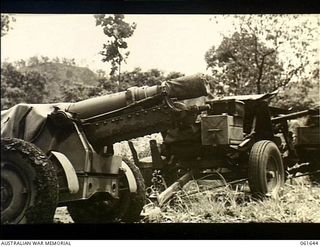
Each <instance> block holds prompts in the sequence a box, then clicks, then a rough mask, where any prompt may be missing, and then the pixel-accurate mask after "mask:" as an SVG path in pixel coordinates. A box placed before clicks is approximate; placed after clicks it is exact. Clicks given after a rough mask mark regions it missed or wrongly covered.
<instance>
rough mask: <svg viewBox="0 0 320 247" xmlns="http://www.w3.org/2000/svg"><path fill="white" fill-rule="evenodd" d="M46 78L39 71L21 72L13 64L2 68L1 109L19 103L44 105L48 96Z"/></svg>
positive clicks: (4, 65) (3, 65)
mask: <svg viewBox="0 0 320 247" xmlns="http://www.w3.org/2000/svg"><path fill="white" fill-rule="evenodd" d="M46 82H47V80H46V78H45V77H44V76H43V75H41V74H40V73H39V72H37V71H28V72H24V73H23V72H20V71H18V70H17V69H16V68H15V67H14V66H13V65H12V64H10V63H4V64H2V67H1V109H7V108H9V107H11V106H13V105H15V104H18V103H22V102H25V103H43V102H44V100H45V98H46V95H47V93H48V92H47V88H46Z"/></svg>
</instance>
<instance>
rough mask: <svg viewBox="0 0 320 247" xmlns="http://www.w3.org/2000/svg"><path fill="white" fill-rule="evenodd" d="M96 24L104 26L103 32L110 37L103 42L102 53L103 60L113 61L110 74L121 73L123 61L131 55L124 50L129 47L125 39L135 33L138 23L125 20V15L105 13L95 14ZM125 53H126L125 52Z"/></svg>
mask: <svg viewBox="0 0 320 247" xmlns="http://www.w3.org/2000/svg"><path fill="white" fill-rule="evenodd" d="M94 17H95V19H96V25H97V26H101V27H103V32H104V34H105V35H107V36H108V37H109V38H110V39H109V40H108V41H107V43H106V44H103V50H102V51H101V52H100V54H101V55H102V56H103V59H102V61H103V62H110V63H111V71H110V75H111V76H112V75H114V74H115V72H116V71H118V74H119V81H120V69H121V64H122V62H125V61H126V59H127V57H128V56H129V52H125V53H124V51H125V50H126V49H127V48H128V44H127V42H126V41H125V39H127V38H129V37H131V36H132V35H133V32H134V30H135V29H136V24H135V23H133V24H129V23H127V22H125V21H124V15H119V14H117V15H113V16H108V17H106V15H104V14H99V15H94ZM123 53H124V54H123Z"/></svg>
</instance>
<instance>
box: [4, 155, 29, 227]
mask: <svg viewBox="0 0 320 247" xmlns="http://www.w3.org/2000/svg"><path fill="white" fill-rule="evenodd" d="M30 190H31V186H30V182H29V180H28V178H27V176H26V174H25V173H24V172H23V171H22V170H21V168H20V167H19V166H17V165H16V164H14V163H12V162H8V161H3V162H1V223H13V224H15V223H18V222H20V221H21V220H22V218H23V216H24V212H25V210H26V208H27V207H28V204H29V203H30V198H31V193H30Z"/></svg>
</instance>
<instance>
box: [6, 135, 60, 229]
mask: <svg viewBox="0 0 320 247" xmlns="http://www.w3.org/2000/svg"><path fill="white" fill-rule="evenodd" d="M57 203H58V180H57V174H56V171H55V168H54V167H53V165H52V163H51V162H50V160H49V159H48V158H47V157H46V155H45V154H44V153H43V152H42V151H41V150H40V149H39V148H37V147H36V146H35V145H33V144H31V143H29V142H26V141H23V140H20V139H16V138H4V139H1V224H38V223H39V224H40V223H52V222H53V217H54V213H55V209H56V206H57Z"/></svg>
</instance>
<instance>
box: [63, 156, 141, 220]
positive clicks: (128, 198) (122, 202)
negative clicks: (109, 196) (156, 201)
mask: <svg viewBox="0 0 320 247" xmlns="http://www.w3.org/2000/svg"><path fill="white" fill-rule="evenodd" d="M126 163H127V165H128V166H129V167H130V169H131V171H132V173H133V175H134V177H135V179H136V182H137V193H130V192H129V190H125V191H121V192H119V200H117V201H115V203H111V206H110V203H109V204H108V202H106V201H97V200H91V199H89V200H85V201H81V202H74V203H72V204H70V205H69V206H68V211H69V213H70V216H71V217H72V219H73V221H74V222H75V223H82V224H91V223H110V222H125V223H132V222H136V221H138V220H139V219H140V213H141V210H142V208H143V206H144V205H145V203H146V192H145V184H144V179H143V177H142V175H141V172H140V170H139V168H138V167H137V166H135V165H134V164H132V163H131V162H126ZM119 176H120V177H122V178H125V175H124V174H119ZM125 186H127V181H126V179H125Z"/></svg>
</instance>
